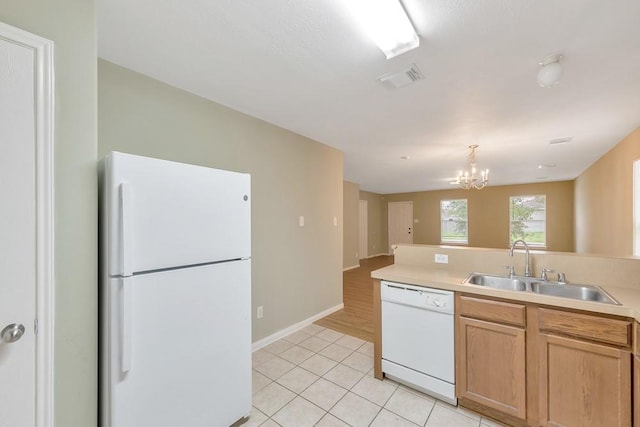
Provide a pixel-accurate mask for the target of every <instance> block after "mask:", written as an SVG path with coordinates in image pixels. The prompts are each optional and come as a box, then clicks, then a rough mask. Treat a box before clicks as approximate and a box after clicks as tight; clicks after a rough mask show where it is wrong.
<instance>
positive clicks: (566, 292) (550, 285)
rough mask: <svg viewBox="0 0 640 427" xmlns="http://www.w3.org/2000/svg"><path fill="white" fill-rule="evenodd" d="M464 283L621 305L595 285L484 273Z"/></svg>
mask: <svg viewBox="0 0 640 427" xmlns="http://www.w3.org/2000/svg"><path fill="white" fill-rule="evenodd" d="M462 283H463V284H471V285H478V286H486V287H488V288H493V289H502V290H507V291H519V292H531V293H534V294H539V295H549V296H554V297H560V298H570V299H574V300H579V301H590V302H600V303H604V304H614V305H620V303H619V302H618V301H616V299H615V298H613V297H612V296H611V295H609V294H608V293H607V292H606V291H605V290H604V289H602V288H601V287H599V286H595V285H578V284H575V285H567V284H559V283H557V282H550V281H545V280H542V279H540V278H537V277H522V276H516V277H513V278H512V277H503V276H497V275H494V274H484V273H471V274H470V275H469V276H468V277H467V278H466V279H464V281H463V282H462Z"/></svg>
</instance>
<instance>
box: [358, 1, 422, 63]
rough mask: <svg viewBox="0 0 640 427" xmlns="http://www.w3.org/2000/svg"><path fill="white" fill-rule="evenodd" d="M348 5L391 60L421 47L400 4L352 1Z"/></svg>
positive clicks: (398, 2)
mask: <svg viewBox="0 0 640 427" xmlns="http://www.w3.org/2000/svg"><path fill="white" fill-rule="evenodd" d="M346 4H347V7H348V8H349V10H351V13H352V14H353V16H355V17H356V19H357V20H358V21H360V24H361V25H362V26H363V27H364V29H365V31H366V32H367V33H368V34H369V36H370V37H371V38H372V39H373V41H374V42H375V43H376V44H377V45H378V47H379V48H380V50H382V52H384V54H385V56H386V57H387V59H391V58H393V57H395V56H398V55H400V54H402V53H405V52H407V51H409V50H411V49H415V48H416V47H418V46H419V45H420V38H419V37H418V35H417V34H416V31H415V29H414V28H413V25H412V24H411V21H410V20H409V17H408V16H407V14H406V12H405V10H404V8H403V7H402V4H400V1H399V0H377V1H371V0H348V1H347V2H346Z"/></svg>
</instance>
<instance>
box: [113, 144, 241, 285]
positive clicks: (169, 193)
mask: <svg viewBox="0 0 640 427" xmlns="http://www.w3.org/2000/svg"><path fill="white" fill-rule="evenodd" d="M106 171H107V173H106V179H105V185H106V189H105V190H106V197H107V201H106V205H107V206H106V208H107V221H108V230H109V231H108V256H109V263H108V264H109V275H111V276H117V275H125V276H126V275H129V274H130V273H131V272H134V273H135V272H144V271H155V270H159V269H165V268H172V267H180V266H185V265H195V264H201V263H207V262H212V261H221V260H228V259H237V258H249V257H250V256H251V200H250V191H251V181H250V176H249V175H248V174H242V173H236V172H229V171H223V170H218V169H212V168H206V167H201V166H194V165H188V164H184V163H176V162H170V161H166V160H159V159H152V158H148V157H141V156H134V155H131V154H123V153H118V152H113V153H111V154H110V155H109V156H108V157H107V161H106ZM125 270H128V271H125Z"/></svg>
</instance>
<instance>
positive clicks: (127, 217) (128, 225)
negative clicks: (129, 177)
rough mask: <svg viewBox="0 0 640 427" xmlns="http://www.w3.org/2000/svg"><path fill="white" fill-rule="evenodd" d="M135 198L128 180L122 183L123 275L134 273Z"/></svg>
mask: <svg viewBox="0 0 640 427" xmlns="http://www.w3.org/2000/svg"><path fill="white" fill-rule="evenodd" d="M132 202H133V199H132V195H131V185H130V184H129V183H128V182H123V183H121V184H120V245H121V246H120V256H121V257H122V258H121V260H120V266H121V267H122V275H123V276H131V275H132V274H133V265H132V264H133V256H132V255H133V240H132V238H133V232H132V231H133V230H132V226H133V212H132V209H133V203H132Z"/></svg>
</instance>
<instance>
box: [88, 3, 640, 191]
mask: <svg viewBox="0 0 640 427" xmlns="http://www.w3.org/2000/svg"><path fill="white" fill-rule="evenodd" d="M403 4H404V7H405V9H406V10H407V12H408V13H409V15H410V17H411V19H412V21H413V23H414V26H415V27H416V30H417V32H418V34H419V35H420V47H419V48H418V49H415V50H413V51H410V52H408V53H405V54H403V55H400V56H398V57H396V58H393V59H391V60H386V59H385V56H384V54H383V53H382V52H381V51H380V50H379V49H378V48H377V47H376V46H375V45H374V44H373V42H371V41H370V39H369V38H368V37H367V36H366V35H365V34H363V32H362V30H361V28H360V26H359V25H358V24H357V23H356V22H355V21H354V19H353V18H352V16H351V15H350V14H349V12H348V10H347V9H346V7H345V5H344V1H341V0H320V1H318V0H163V1H156V0H134V1H132V0H98V52H99V56H100V57H102V58H104V59H106V60H108V61H111V62H114V63H116V64H119V65H122V66H124V67H127V68H130V69H132V70H135V71H138V72H140V73H143V74H146V75H149V76H151V77H153V78H156V79H158V80H161V81H164V82H166V83H168V84H170V85H173V86H176V87H179V88H182V89H184V90H187V91H189V92H193V93H195V94H198V95H200V96H203V97H206V98H209V99H211V100H213V101H215V102H218V103H220V104H223V105H226V106H228V107H230V108H233V109H235V110H238V111H241V112H244V113H246V114H249V115H251V116H254V117H258V118H260V119H262V120H265V121H267V122H270V123H273V124H275V125H277V126H281V127H283V128H286V129H289V130H291V131H293V132H297V133H299V134H301V135H304V136H307V137H309V138H312V139H314V140H316V141H319V142H322V143H324V144H327V145H330V146H332V147H335V148H338V149H340V150H342V151H343V152H344V178H345V179H346V180H348V181H352V182H356V183H358V184H360V187H361V189H363V190H368V191H373V192H377V193H382V194H386V193H396V192H405V191H421V190H433V189H442V188H452V186H451V185H450V184H449V182H450V181H451V179H452V178H453V177H454V176H455V174H456V173H457V171H458V170H460V169H462V168H464V167H465V166H466V165H467V154H468V149H467V146H468V145H470V144H479V145H480V148H479V149H478V152H477V160H478V167H480V168H489V169H490V170H491V182H490V185H503V184H515V183H524V182H541V181H545V180H546V181H557V180H565V179H573V178H575V177H576V176H578V175H579V174H580V173H581V172H582V171H583V170H585V169H586V168H587V167H588V166H590V165H591V164H592V163H593V162H594V161H595V160H597V159H598V158H599V157H600V156H602V155H603V154H604V153H605V152H606V151H608V150H609V149H610V148H611V147H613V146H614V145H615V144H616V143H617V142H619V141H620V140H621V139H622V138H623V137H625V136H626V135H627V134H629V133H630V132H631V131H633V130H634V129H635V128H636V127H638V126H639V125H640V25H639V18H640V1H637V0H610V1H603V0H562V1H558V0H403ZM551 53H561V54H563V55H564V58H563V60H562V65H563V67H564V77H563V79H562V81H561V82H560V84H559V85H557V86H555V87H553V88H548V89H547V88H541V87H539V86H538V85H537V83H536V74H537V72H538V69H539V65H538V63H539V62H540V61H541V60H542V59H543V58H544V57H545V56H546V55H548V54H551ZM412 63H415V64H417V65H418V67H419V68H420V69H421V70H422V72H423V74H424V75H425V77H426V78H425V80H422V81H419V82H417V83H415V84H413V85H410V86H407V87H404V88H400V89H395V90H390V89H387V88H386V87H384V86H382V85H381V84H380V83H379V82H377V81H376V77H378V76H381V75H383V74H385V73H388V72H395V71H400V70H402V69H403V68H406V67H408V66H410V65H411V64H412ZM569 136H570V137H573V139H572V140H571V142H569V143H566V144H562V145H549V141H550V140H552V139H556V138H561V137H569ZM401 156H410V157H411V158H410V159H409V160H402V159H400V157H401ZM539 164H556V167H555V168H548V169H538V167H537V166H538V165H539ZM543 177H546V178H543Z"/></svg>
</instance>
